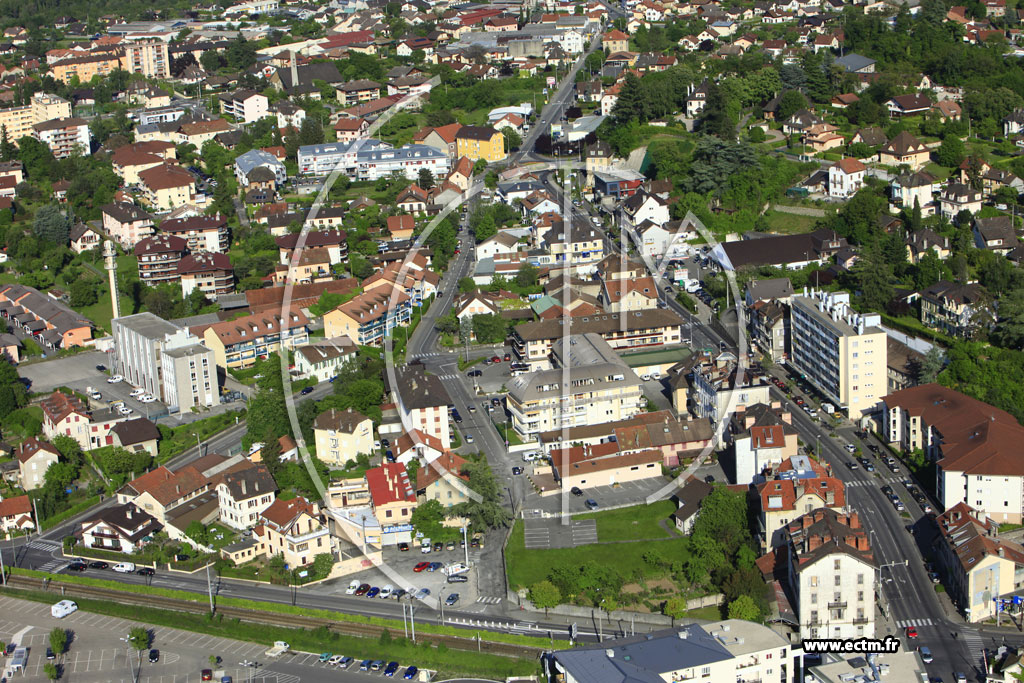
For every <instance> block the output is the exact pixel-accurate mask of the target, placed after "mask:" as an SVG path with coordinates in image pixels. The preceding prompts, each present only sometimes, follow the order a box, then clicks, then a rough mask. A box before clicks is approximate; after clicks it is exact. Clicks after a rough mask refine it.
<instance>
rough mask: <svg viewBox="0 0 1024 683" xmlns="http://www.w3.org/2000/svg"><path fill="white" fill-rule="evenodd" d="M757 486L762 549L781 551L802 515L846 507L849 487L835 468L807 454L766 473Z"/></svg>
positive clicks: (789, 459)
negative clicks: (788, 532)
mask: <svg viewBox="0 0 1024 683" xmlns="http://www.w3.org/2000/svg"><path fill="white" fill-rule="evenodd" d="M767 476H768V479H767V481H765V482H763V483H761V484H758V486H757V495H758V498H759V500H760V502H761V510H760V524H761V529H760V532H761V548H762V550H764V551H768V550H772V549H775V548H779V547H780V546H782V545H784V544H785V543H786V541H787V540H788V539H787V533H786V527H787V526H788V525H789V523H790V522H792V521H793V520H795V519H796V518H797V517H799V516H800V515H802V514H806V513H808V512H811V511H813V510H818V509H820V508H828V509H830V510H832V511H833V512H836V513H840V512H842V511H843V510H844V508H845V507H846V485H845V484H844V483H843V481H842V479H839V478H837V477H835V476H833V473H832V468H831V467H830V466H828V465H822V464H820V463H819V462H818V461H816V460H813V459H811V458H809V457H808V456H806V455H800V456H791V457H789V458H786V459H785V460H783V461H782V463H781V464H780V465H778V466H776V467H774V468H772V469H771V470H770V471H768V472H767Z"/></svg>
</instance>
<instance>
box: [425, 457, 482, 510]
mask: <svg viewBox="0 0 1024 683" xmlns="http://www.w3.org/2000/svg"><path fill="white" fill-rule="evenodd" d="M466 464H467V462H466V460H464V459H463V458H461V457H460V456H459V455H458V454H457V453H455V452H454V451H445V452H444V453H442V454H441V455H440V456H438V457H436V458H433V459H431V460H429V461H427V463H426V464H425V465H424V466H423V467H421V468H420V469H419V471H418V473H417V475H416V489H417V494H418V500H419V502H420V503H424V502H426V501H428V500H436V501H437V502H439V503H440V504H441V506H442V507H449V508H450V507H452V506H453V505H458V504H459V503H464V502H466V501H467V500H468V498H469V496H470V495H471V490H470V488H469V486H468V485H467V482H468V481H469V475H468V474H465V472H464V471H463V470H465V467H466Z"/></svg>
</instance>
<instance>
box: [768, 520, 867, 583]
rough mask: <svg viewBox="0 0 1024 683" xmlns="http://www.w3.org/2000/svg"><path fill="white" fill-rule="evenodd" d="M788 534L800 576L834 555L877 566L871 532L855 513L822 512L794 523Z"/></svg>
mask: <svg viewBox="0 0 1024 683" xmlns="http://www.w3.org/2000/svg"><path fill="white" fill-rule="evenodd" d="M786 531H787V533H788V535H789V538H790V540H791V541H792V548H793V550H794V551H795V557H794V560H795V564H796V571H798V572H800V571H802V570H803V569H804V568H806V567H810V566H811V565H813V564H814V563H815V562H817V561H818V560H820V559H822V558H825V557H828V556H829V555H832V554H833V553H845V554H847V555H850V556H851V557H856V558H858V559H860V560H861V561H863V562H866V563H867V564H869V565H871V566H875V557H874V554H873V553H872V551H871V545H870V543H869V541H868V535H867V532H866V531H865V530H864V527H863V526H862V525H861V523H860V517H859V516H858V515H857V513H855V512H853V513H849V514H846V513H839V512H836V511H835V510H831V509H829V508H818V509H817V510H813V511H811V512H808V513H807V514H806V515H802V516H801V517H798V518H797V519H795V520H793V521H792V522H790V523H789V524H788V525H786Z"/></svg>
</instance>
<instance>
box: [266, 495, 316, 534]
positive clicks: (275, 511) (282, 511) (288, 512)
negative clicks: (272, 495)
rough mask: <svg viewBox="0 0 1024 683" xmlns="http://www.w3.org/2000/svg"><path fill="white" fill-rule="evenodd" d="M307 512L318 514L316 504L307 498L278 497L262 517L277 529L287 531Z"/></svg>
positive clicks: (312, 514) (313, 515)
mask: <svg viewBox="0 0 1024 683" xmlns="http://www.w3.org/2000/svg"><path fill="white" fill-rule="evenodd" d="M302 514H307V515H310V516H312V517H315V516H316V515H317V510H316V506H314V505H313V504H312V503H310V502H309V501H308V500H306V499H305V498H303V497H301V496H299V497H297V498H292V499H291V500H281V499H280V498H278V499H277V500H275V501H274V502H273V503H271V504H270V507H268V508H267V509H266V510H264V511H263V512H262V513H261V514H260V518H261V519H264V520H266V522H268V523H269V525H270V526H272V527H274V528H275V529H276V530H277V531H280V532H282V533H285V532H286V531H287V529H288V527H290V526H291V525H292V524H293V523H294V522H295V520H296V518H298V517H299V516H300V515H302Z"/></svg>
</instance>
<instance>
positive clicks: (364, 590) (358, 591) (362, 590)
mask: <svg viewBox="0 0 1024 683" xmlns="http://www.w3.org/2000/svg"><path fill="white" fill-rule="evenodd" d="M369 592H370V584H368V583H364V584H363V585H361V586H360V587H359V588H357V589H356V595H366V594H367V593H369Z"/></svg>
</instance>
